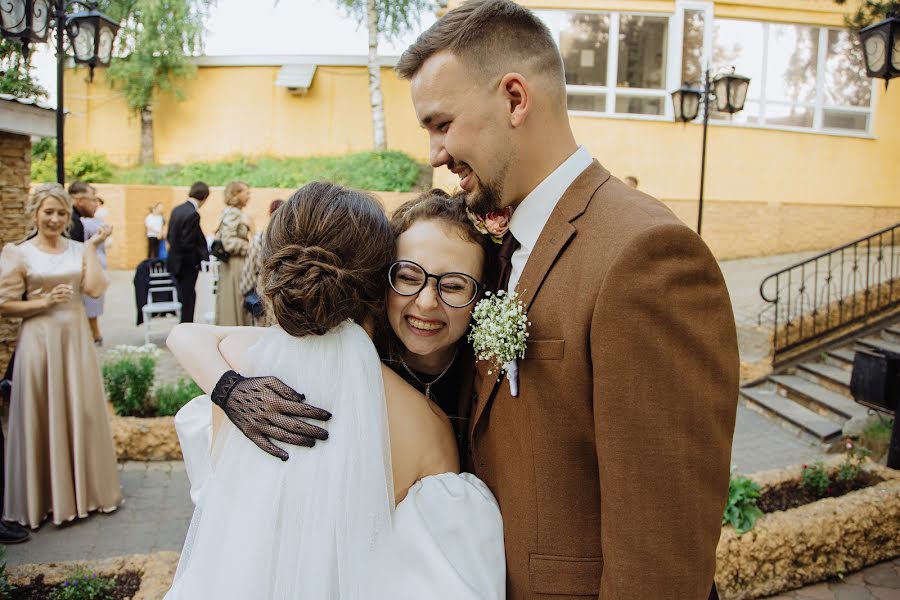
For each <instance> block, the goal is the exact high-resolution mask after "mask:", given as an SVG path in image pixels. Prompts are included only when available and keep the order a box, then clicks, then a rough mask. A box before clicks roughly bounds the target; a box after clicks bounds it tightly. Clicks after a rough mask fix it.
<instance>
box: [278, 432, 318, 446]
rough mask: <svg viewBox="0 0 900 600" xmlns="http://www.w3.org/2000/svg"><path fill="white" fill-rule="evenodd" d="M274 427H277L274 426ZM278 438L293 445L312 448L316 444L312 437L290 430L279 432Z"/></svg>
mask: <svg viewBox="0 0 900 600" xmlns="http://www.w3.org/2000/svg"><path fill="white" fill-rule="evenodd" d="M276 429H278V428H277V427H276ZM279 439H281V440H282V441H284V442H287V443H288V444H293V445H295V446H304V447H306V448H312V447H313V446H315V445H316V440H314V439H312V438H311V437H307V436H305V435H300V434H298V433H291V432H290V431H284V430H282V431H280V432H279Z"/></svg>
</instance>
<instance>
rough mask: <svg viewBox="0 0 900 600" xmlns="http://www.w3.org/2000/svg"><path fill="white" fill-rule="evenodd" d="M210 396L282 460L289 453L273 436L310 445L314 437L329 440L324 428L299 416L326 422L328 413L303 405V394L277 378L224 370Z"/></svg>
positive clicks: (263, 448)
mask: <svg viewBox="0 0 900 600" xmlns="http://www.w3.org/2000/svg"><path fill="white" fill-rule="evenodd" d="M210 398H211V399H212V401H213V403H214V404H216V405H218V406H219V408H221V409H222V410H223V411H225V414H226V415H228V418H229V419H230V420H231V422H232V423H234V425H235V427H237V428H238V429H240V430H241V433H243V434H244V435H245V436H247V438H248V439H249V440H250V441H251V442H253V443H254V444H256V445H257V446H259V447H260V448H261V449H262V450H264V451H265V452H268V453H269V454H271V455H272V456H274V457H276V458H280V459H281V460H287V459H288V453H287V452H285V451H284V450H282V449H281V448H279V447H278V446H276V445H275V444H273V443H272V439H276V440H278V441H281V442H285V443H288V444H294V445H295V446H307V447H309V448H312V447H313V446H315V445H316V440H327V439H328V432H327V431H325V430H324V429H322V428H321V427H316V426H315V425H310V424H309V423H307V422H306V421H302V420H301V419H300V418H303V419H312V420H314V421H327V420H328V419H330V418H331V413H329V412H328V411H327V410H322V409H321V408H316V407H315V406H311V405H309V404H306V396H304V395H303V394H300V393H298V392H296V391H294V389H293V388H291V387H290V386H288V385H287V384H285V383H284V382H283V381H281V380H280V379H278V378H277V377H241V375H240V374H238V373H235V372H234V371H227V372H226V373H225V374H224V375H222V377H221V378H220V379H219V382H218V383H216V387H215V388H213V391H212V394H210ZM298 417H300V418H298Z"/></svg>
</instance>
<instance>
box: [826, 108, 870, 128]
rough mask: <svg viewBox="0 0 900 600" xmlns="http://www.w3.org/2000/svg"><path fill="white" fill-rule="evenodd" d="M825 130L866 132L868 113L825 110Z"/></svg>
mask: <svg viewBox="0 0 900 600" xmlns="http://www.w3.org/2000/svg"><path fill="white" fill-rule="evenodd" d="M824 126H825V129H848V130H852V131H866V130H868V128H869V115H868V113H858V112H845V111H841V110H828V109H826V110H825V121H824Z"/></svg>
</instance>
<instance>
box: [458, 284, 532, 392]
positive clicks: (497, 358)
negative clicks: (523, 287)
mask: <svg viewBox="0 0 900 600" xmlns="http://www.w3.org/2000/svg"><path fill="white" fill-rule="evenodd" d="M472 318H473V320H474V321H475V322H474V323H473V324H472V331H471V332H470V333H469V338H468V339H469V341H470V342H471V343H472V347H473V348H474V350H475V357H476V358H477V359H478V360H486V361H489V362H490V363H491V367H490V370H489V371H488V374H492V373H493V372H494V371H497V372H498V373H502V372H503V371H507V370H509V369H508V366H509V365H510V363H513V362H514V361H515V360H516V359H518V358H524V357H525V346H526V341H527V339H528V326H529V325H531V323H530V322H529V321H528V315H527V314H526V313H525V305H524V303H523V302H522V301H521V300H519V294H518V293H516V292H508V293H507V292H504V291H503V290H501V291H499V292H497V293H496V294H491V292H487V293H486V294H485V297H484V298H483V299H482V300H480V301H479V302H478V304H476V305H475V310H474V311H472ZM510 386H511V388H512V392H513V396H516V395H518V382H517V381H515V380H514V379H510Z"/></svg>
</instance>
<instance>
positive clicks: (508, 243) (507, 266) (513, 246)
mask: <svg viewBox="0 0 900 600" xmlns="http://www.w3.org/2000/svg"><path fill="white" fill-rule="evenodd" d="M518 249H519V241H518V240H517V239H516V238H515V237H514V236H513V234H512V231H507V232H506V235H505V236H504V237H503V243H502V244H501V245H500V253H499V254H498V255H497V289H496V290H494V291H497V292H499V291H500V290H504V291H505V290H506V286H507V285H509V276H510V275H511V274H512V255H513V252H515V251H516V250H518Z"/></svg>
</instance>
